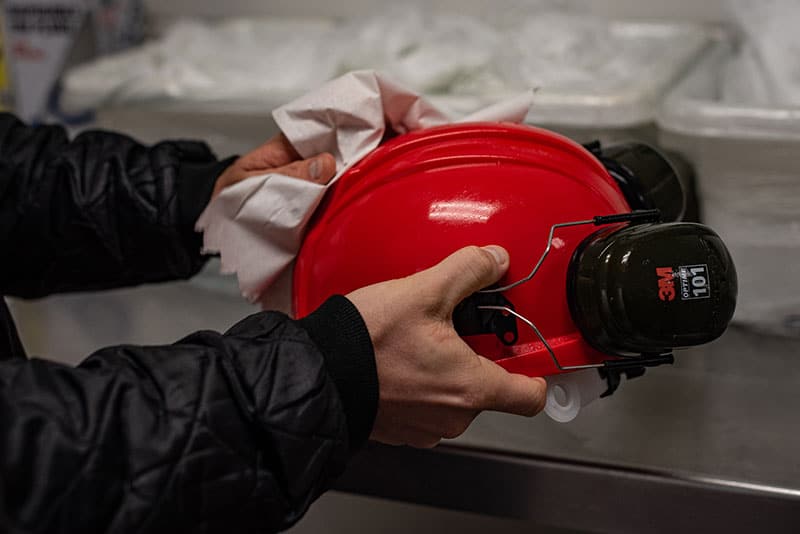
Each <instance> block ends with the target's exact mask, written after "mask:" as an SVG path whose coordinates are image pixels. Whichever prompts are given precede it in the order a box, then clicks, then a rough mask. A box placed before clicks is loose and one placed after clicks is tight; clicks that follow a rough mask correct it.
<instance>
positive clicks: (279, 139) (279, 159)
mask: <svg viewBox="0 0 800 534" xmlns="http://www.w3.org/2000/svg"><path fill="white" fill-rule="evenodd" d="M244 159H245V161H246V167H247V170H259V169H269V168H273V167H282V166H283V165H288V164H289V163H291V162H293V161H297V160H299V159H300V154H298V153H297V150H295V149H294V147H293V146H292V144H291V143H290V142H289V140H288V139H287V138H286V136H285V135H283V134H282V133H280V134H278V135H276V136H275V137H273V138H272V139H270V140H269V141H267V142H266V143H264V144H263V145H261V146H259V147H258V148H255V149H254V150H253V151H251V152H249V153H248V154H246V155H245V156H244Z"/></svg>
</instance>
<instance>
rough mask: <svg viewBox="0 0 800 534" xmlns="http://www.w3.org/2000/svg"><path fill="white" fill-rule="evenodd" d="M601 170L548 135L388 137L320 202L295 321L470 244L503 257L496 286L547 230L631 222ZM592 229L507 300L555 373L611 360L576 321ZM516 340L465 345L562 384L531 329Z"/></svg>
mask: <svg viewBox="0 0 800 534" xmlns="http://www.w3.org/2000/svg"><path fill="white" fill-rule="evenodd" d="M630 210H631V208H630V207H629V205H628V203H627V202H626V201H625V197H624V196H623V194H622V192H621V191H620V189H619V188H618V186H617V184H616V183H615V181H614V179H613V178H612V177H611V176H609V174H608V172H607V171H606V169H605V167H603V165H602V164H601V163H600V162H599V161H598V160H597V159H596V158H595V157H593V156H592V154H591V153H589V152H588V151H587V150H585V149H584V148H583V147H582V146H581V145H579V144H577V143H575V142H573V141H571V140H569V139H567V138H565V137H563V136H560V135H558V134H555V133H553V132H550V131H546V130H543V129H539V128H534V127H530V126H520V125H513V124H503V123H474V124H458V125H450V126H442V127H437V128H430V129H426V130H421V131H417V132H413V133H409V134H406V135H402V136H399V137H396V138H394V139H392V140H390V141H388V142H386V143H385V144H383V145H382V146H380V147H379V148H377V149H376V150H375V151H373V152H372V153H371V154H369V155H368V156H367V157H365V158H364V159H363V160H362V161H360V162H359V163H358V164H356V165H355V166H353V167H352V168H351V169H349V170H348V171H347V172H346V173H345V174H344V175H342V176H341V177H340V179H339V180H338V182H337V183H336V184H334V185H333V186H332V187H331V189H330V190H329V191H328V193H327V195H326V197H325V199H324V201H323V203H322V205H321V206H320V207H319V209H318V211H317V213H316V215H315V217H314V219H313V220H312V222H311V225H310V228H309V230H308V233H307V236H306V238H305V241H304V243H303V246H302V248H301V251H300V253H299V255H298V257H297V262H296V265H295V271H294V291H293V298H294V311H295V313H296V315H298V316H303V315H306V314H308V313H310V312H311V311H313V310H314V309H315V308H316V307H317V306H319V305H320V304H321V303H322V302H323V301H324V300H325V299H327V298H328V297H329V296H331V295H334V294H347V293H348V292H350V291H353V290H355V289H357V288H360V287H363V286H366V285H369V284H373V283H376V282H381V281H384V280H389V279H393V278H398V277H403V276H407V275H410V274H413V273H415V272H417V271H420V270H423V269H426V268H428V267H430V266H433V265H434V264H436V263H438V262H439V261H441V260H442V259H444V258H445V257H446V256H448V255H449V254H451V253H452V252H454V251H456V250H457V249H459V248H461V247H464V246H468V245H487V244H499V245H502V246H503V247H505V248H506V249H507V250H508V251H509V253H510V256H511V264H510V267H509V270H508V273H507V274H506V276H505V278H504V280H503V281H501V284H503V283H504V282H514V281H516V280H519V279H522V278H524V277H525V276H527V275H528V274H529V273H530V271H531V269H532V267H533V266H534V264H535V263H536V262H537V261H538V259H539V258H540V256H541V255H542V252H543V250H544V248H545V247H546V245H547V238H548V232H549V230H550V227H551V226H552V225H553V224H556V223H563V222H565V221H578V220H584V219H591V218H592V217H594V216H596V215H609V214H614V213H627V212H629V211H630ZM596 231H597V228H596V227H593V226H591V225H589V226H576V227H569V228H563V229H560V230H559V231H558V232H557V233H556V234H555V237H554V239H553V242H552V249H551V252H550V254H549V256H548V258H547V261H545V262H544V263H543V264H542V266H541V268H540V270H539V272H538V273H537V274H536V278H535V281H532V282H530V283H524V284H521V285H519V286H516V287H514V288H512V289H510V290H508V291H507V292H505V293H504V296H505V297H506V298H507V299H508V300H509V301H511V302H513V304H514V306H515V309H516V311H517V312H518V313H520V314H522V315H524V316H525V317H527V318H528V319H530V320H531V321H533V322H534V323H535V324H536V325H537V326H538V328H539V330H540V331H541V332H542V334H543V335H544V336H545V337H546V338H547V340H548V343H549V344H550V346H551V347H552V349H553V350H554V351H555V353H556V354H557V355H558V359H559V362H560V363H561V365H562V366H571V365H582V364H596V363H602V362H603V361H604V360H607V359H608V356H607V355H606V354H603V353H601V352H599V351H597V350H596V349H594V348H592V346H590V345H589V344H588V343H587V342H586V340H585V339H584V338H583V336H582V335H581V333H580V331H579V330H578V327H577V326H576V325H575V323H574V322H573V319H572V317H571V315H570V310H569V306H568V302H567V301H568V299H567V295H566V291H567V271H568V267H569V264H570V259H571V257H572V255H573V252H574V251H575V249H576V247H577V246H578V244H579V243H580V242H581V241H582V240H583V239H584V238H585V237H587V236H588V235H589V234H591V233H594V232H596ZM518 334H519V335H518V339H517V341H516V342H515V343H514V344H513V345H510V346H509V345H506V344H504V343H503V342H502V341H501V340H500V339H498V337H497V336H496V335H494V334H480V335H472V336H465V338H464V339H465V340H466V342H467V343H468V344H469V345H470V346H471V347H472V348H473V349H474V350H475V351H476V352H478V353H479V354H482V355H484V356H486V357H488V358H491V359H493V360H495V361H497V362H498V363H499V364H500V365H502V366H503V367H505V368H506V369H508V370H509V371H512V372H519V373H523V374H526V375H529V376H546V375H551V374H556V373H559V372H560V370H559V368H558V367H557V366H556V365H555V364H554V362H553V360H552V358H551V357H550V355H549V354H548V352H547V351H546V348H545V347H544V345H543V344H542V343H541V342H540V341H539V339H538V338H537V337H536V335H535V333H534V332H533V330H532V329H530V328H528V327H527V326H526V325H524V324H520V327H519V330H518Z"/></svg>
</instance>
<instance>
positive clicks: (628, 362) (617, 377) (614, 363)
mask: <svg viewBox="0 0 800 534" xmlns="http://www.w3.org/2000/svg"><path fill="white" fill-rule="evenodd" d="M673 363H675V357H674V356H673V355H672V353H669V354H643V355H642V356H640V357H635V358H624V359H620V360H606V361H605V362H603V367H600V368H599V369H598V370H597V371H598V372H599V373H600V376H601V377H603V379H604V380H605V381H606V382H608V389H607V390H606V391H605V393H603V394H602V395H600V397H601V398H602V397H608V396H610V395H611V394H613V393H614V392H615V391H616V390H617V388H618V387H619V384H620V382H621V381H622V375H625V378H627V379H628V380H632V379H634V378H638V377H640V376H642V375H643V374H644V373H645V371H646V370H647V367H657V366H659V365H672V364H673Z"/></svg>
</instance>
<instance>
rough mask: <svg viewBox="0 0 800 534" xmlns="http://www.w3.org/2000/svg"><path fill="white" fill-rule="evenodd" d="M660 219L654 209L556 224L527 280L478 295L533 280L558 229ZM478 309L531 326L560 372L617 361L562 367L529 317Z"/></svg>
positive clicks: (503, 309) (500, 309) (499, 290)
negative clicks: (513, 318)
mask: <svg viewBox="0 0 800 534" xmlns="http://www.w3.org/2000/svg"><path fill="white" fill-rule="evenodd" d="M660 219H661V213H660V212H659V211H658V210H657V209H653V210H637V211H632V212H630V213H615V214H613V215H598V216H596V217H593V218H591V219H587V220H584V221H572V222H565V223H558V224H554V225H553V226H551V227H550V233H549V234H548V236H547V246H546V247H545V249H544V252H543V253H542V255H541V257H540V258H539V261H537V262H536V265H534V267H533V270H532V271H531V272H530V274H528V276H526V277H525V278H522V279H521V280H517V281H516V282H514V283H512V284H508V285H505V286H502V287H495V288H491V289H482V290H481V291H478V293H500V292H503V291H508V290H509V289H512V288H515V287H517V286H518V285H520V284H524V283H525V282H528V281H529V280H531V279H532V278H533V277H534V276H535V275H536V273H537V272H538V271H539V267H541V266H542V264H543V263H544V260H545V258H547V255H548V254H550V250H551V248H552V244H553V235H554V233H555V231H556V228H564V227H567V226H580V225H584V224H592V225H594V226H603V225H606V224H615V223H622V222H630V223H632V224H640V223H646V222H657V221H659V220H660ZM478 309H479V310H497V311H502V312H504V313H507V314H510V315H513V316H514V317H516V318H517V319H519V320H520V321H522V322H523V323H525V324H527V325H528V326H530V327H531V328H532V329H533V331H534V332H535V333H536V336H537V337H538V338H539V341H541V342H542V344H543V345H544V347H545V348H546V349H547V352H549V353H550V357H551V358H552V359H553V363H555V365H556V367H558V369H559V370H560V371H577V370H579V369H593V368H598V367H606V366H607V364H608V363H609V362H613V361H615V360H606V361H605V362H603V363H596V364H584V365H561V363H559V361H558V358H556V353H555V352H554V351H553V348H552V347H551V346H550V344H549V343H548V342H547V340H546V339H545V337H544V336H543V335H542V333H541V332H540V331H539V329H538V328H537V327H536V325H535V324H533V321H531V320H530V319H528V318H527V317H524V316H522V315H520V314H519V313H517V312H516V311H514V310H512V309H511V308H509V307H508V306H478Z"/></svg>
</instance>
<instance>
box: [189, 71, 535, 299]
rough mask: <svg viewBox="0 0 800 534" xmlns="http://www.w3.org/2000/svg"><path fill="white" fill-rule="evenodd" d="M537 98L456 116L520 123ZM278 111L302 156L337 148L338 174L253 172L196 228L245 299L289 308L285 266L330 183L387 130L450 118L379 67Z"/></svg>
mask: <svg viewBox="0 0 800 534" xmlns="http://www.w3.org/2000/svg"><path fill="white" fill-rule="evenodd" d="M532 98H533V91H529V92H527V93H524V94H521V95H519V96H517V97H514V98H512V99H509V100H506V101H503V102H500V103H498V104H495V105H493V106H490V107H488V108H486V109H483V110H481V111H478V112H476V113H473V114H471V115H469V116H467V117H464V118H462V119H460V120H459V121H456V122H474V121H487V122H516V123H519V122H522V121H523V120H524V119H525V117H526V115H527V114H528V109H529V108H530V106H531V104H532ZM272 114H273V117H274V118H275V121H276V122H277V124H278V127H279V128H280V129H281V131H282V132H283V133H284V134H285V135H286V137H287V138H288V139H289V142H291V144H292V146H294V148H295V149H296V150H297V152H298V153H299V154H300V155H301V156H302V157H303V158H308V157H311V156H314V155H316V154H319V153H320V152H330V153H331V154H333V155H334V157H335V158H336V165H337V166H336V168H337V174H336V176H335V177H334V178H333V180H331V182H330V184H328V185H326V186H322V185H319V184H314V183H311V182H306V181H303V180H298V179H296V178H291V177H288V176H284V175H281V174H274V173H272V174H265V175H263V176H257V177H252V178H249V179H247V180H244V181H242V182H239V183H238V184H236V185H233V186H231V187H228V188H226V189H225V190H223V191H222V193H221V194H220V195H219V196H218V197H217V198H216V199H214V200H213V201H212V202H211V203H210V204H209V205H208V207H206V209H205V211H204V212H203V213H202V214H201V215H200V218H199V219H198V221H197V225H196V226H197V230H198V231H202V232H203V233H204V236H203V246H204V249H205V250H206V251H207V252H219V253H220V256H221V261H222V272H223V273H236V275H237V276H238V278H239V288H240V289H241V291H242V295H243V296H244V297H245V298H247V299H248V300H249V301H250V302H259V303H260V304H261V305H262V306H263V307H269V308H272V309H285V310H286V311H289V310H288V306H287V302H288V295H290V291H291V271H290V270H287V267H289V266H290V265H291V264H292V262H293V260H294V258H295V256H296V254H297V252H298V250H299V248H300V244H301V242H302V237H303V231H304V229H305V227H306V225H307V223H308V221H309V219H310V218H311V215H312V214H313V212H314V210H315V208H316V207H317V206H318V205H319V202H320V200H321V199H322V196H323V195H324V194H325V191H326V189H327V188H328V187H330V185H331V184H333V183H335V181H336V180H337V179H338V178H339V177H340V176H341V175H342V174H343V173H344V172H345V171H346V170H347V169H348V168H350V167H351V166H352V165H353V164H355V163H356V162H358V161H359V160H360V159H361V158H363V157H364V156H365V155H367V154H368V153H369V152H371V151H372V150H374V149H375V148H376V147H377V146H378V145H379V144H380V141H381V139H382V138H383V136H384V132H385V131H386V129H387V128H391V129H392V130H394V131H395V132H398V133H406V132H409V131H412V130H418V129H421V128H428V127H431V126H437V125H441V124H447V123H449V122H451V121H450V119H449V118H448V117H447V116H446V115H445V114H444V113H442V112H441V111H440V110H438V109H436V108H435V107H434V106H433V105H432V104H430V103H429V102H428V101H426V100H425V99H424V98H423V97H422V96H420V95H419V94H417V93H415V92H414V91H411V90H409V89H406V88H404V87H401V86H399V85H397V84H395V83H393V82H391V81H390V80H388V79H387V78H385V77H384V76H383V75H381V74H379V73H376V72H375V71H355V72H351V73H348V74H345V75H344V76H341V77H340V78H337V79H335V80H332V81H330V82H328V83H326V84H324V85H323V86H321V87H320V88H319V89H317V90H316V91H313V92H311V93H309V94H307V95H305V96H302V97H300V98H298V99H296V100H294V101H293V102H290V103H289V104H286V105H284V106H282V107H280V108H278V109H276V110H275V111H273V113H272Z"/></svg>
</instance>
